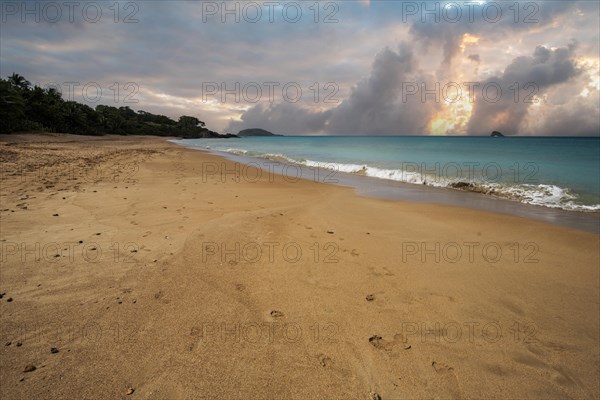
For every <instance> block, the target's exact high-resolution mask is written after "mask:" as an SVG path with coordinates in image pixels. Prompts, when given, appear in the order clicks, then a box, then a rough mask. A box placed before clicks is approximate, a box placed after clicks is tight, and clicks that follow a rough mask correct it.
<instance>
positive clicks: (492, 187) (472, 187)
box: [226, 149, 600, 212]
mask: <svg viewBox="0 0 600 400" xmlns="http://www.w3.org/2000/svg"><path fill="white" fill-rule="evenodd" d="M226 151H227V152H229V153H233V154H239V155H252V156H255V157H260V158H266V159H269V160H275V161H286V162H289V163H292V164H300V165H305V166H307V167H310V168H320V169H327V170H331V171H336V172H343V173H348V174H357V175H363V176H368V177H372V178H377V179H387V180H391V181H396V182H403V183H411V184H416V185H427V186H434V187H441V188H450V189H456V190H464V191H473V192H478V193H483V194H487V195H491V196H495V197H501V198H505V199H510V200H515V201H519V202H521V203H526V204H532V205H538V206H544V207H550V208H560V209H564V210H573V211H588V212H589V211H594V212H597V211H600V204H596V205H583V204H577V203H576V202H575V200H577V196H576V195H574V194H572V193H571V192H570V191H569V190H568V189H565V188H561V187H559V186H556V185H549V184H538V185H531V184H520V185H517V184H514V185H510V184H500V183H490V182H481V181H469V182H464V181H461V180H456V179H448V178H444V177H441V176H439V175H427V174H421V173H419V172H415V171H404V170H400V169H385V168H378V167H372V166H369V165H367V164H345V163H336V162H324V161H313V160H295V159H292V158H290V157H287V156H284V155H283V154H252V153H249V152H248V151H246V150H239V149H228V150H226ZM459 182H462V183H467V184H469V186H467V187H463V188H456V187H454V186H453V185H456V184H457V183H459Z"/></svg>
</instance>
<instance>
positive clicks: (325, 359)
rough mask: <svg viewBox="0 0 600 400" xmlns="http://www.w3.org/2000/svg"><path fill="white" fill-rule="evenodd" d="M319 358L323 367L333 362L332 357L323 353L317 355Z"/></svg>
mask: <svg viewBox="0 0 600 400" xmlns="http://www.w3.org/2000/svg"><path fill="white" fill-rule="evenodd" d="M317 359H318V360H319V364H321V366H322V367H327V366H329V365H331V363H332V362H333V361H332V360H331V358H329V357H327V356H326V355H325V354H323V353H321V354H319V355H318V356H317Z"/></svg>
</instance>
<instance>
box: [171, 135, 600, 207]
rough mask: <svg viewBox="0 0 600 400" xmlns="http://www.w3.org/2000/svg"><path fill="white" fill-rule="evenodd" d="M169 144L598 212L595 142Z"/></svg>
mask: <svg viewBox="0 0 600 400" xmlns="http://www.w3.org/2000/svg"><path fill="white" fill-rule="evenodd" d="M175 142H176V143H179V144H182V145H184V146H187V147H192V148H202V149H210V150H213V151H220V152H227V153H232V154H237V155H243V156H246V157H258V158H266V159H273V160H278V161H285V162H289V163H295V164H300V165H304V166H308V167H313V168H322V169H328V170H332V171H339V172H345V173H349V174H357V175H364V176H368V177H372V178H373V179H381V180H390V181H398V182H406V183H412V184H417V185H428V186H436V187H445V188H452V189H456V190H466V191H472V192H478V193H484V194H487V195H489V196H495V197H500V198H506V199H511V200H514V201H518V202H521V203H527V204H534V205H540V206H545V207H551V208H559V209H565V210H575V211H582V212H594V211H596V212H597V211H600V138H567V137H504V138H492V137H424V136H286V137H249V138H240V139H186V140H177V141H175Z"/></svg>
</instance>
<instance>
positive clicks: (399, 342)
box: [369, 333, 412, 355]
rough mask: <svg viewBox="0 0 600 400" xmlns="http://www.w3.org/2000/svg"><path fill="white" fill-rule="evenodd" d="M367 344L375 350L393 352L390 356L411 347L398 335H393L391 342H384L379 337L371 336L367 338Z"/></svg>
mask: <svg viewBox="0 0 600 400" xmlns="http://www.w3.org/2000/svg"><path fill="white" fill-rule="evenodd" d="M369 343H371V346H373V347H375V348H376V349H377V350H385V351H387V352H393V353H392V355H396V354H397V352H398V351H400V350H410V349H411V347H412V346H411V345H410V344H408V343H407V342H406V340H404V338H403V335H402V334H400V333H398V334H396V335H394V339H393V340H385V339H383V338H382V337H381V336H379V335H373V336H371V337H370V338H369Z"/></svg>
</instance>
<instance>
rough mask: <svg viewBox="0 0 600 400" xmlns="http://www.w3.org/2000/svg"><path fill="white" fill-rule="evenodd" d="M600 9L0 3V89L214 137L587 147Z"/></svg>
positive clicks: (570, 4) (596, 101)
mask: <svg viewBox="0 0 600 400" xmlns="http://www.w3.org/2000/svg"><path fill="white" fill-rule="evenodd" d="M599 4H600V3H599V2H597V1H536V2H532V1H521V2H518V3H515V2H514V1H507V2H504V1H499V2H492V1H477V2H475V1H464V2H461V1H455V2H448V1H443V2H435V1H427V2H423V1H419V2H410V1H399V0H398V1H393V0H392V1H390V0H388V1H375V0H371V1H368V0H360V1H348V0H344V1H337V2H334V1H321V2H315V1H314V0H310V1H297V2H287V1H266V0H265V1H257V2H252V1H228V2H223V1H218V2H210V1H171V0H169V1H129V2H128V1H122V2H118V3H115V2H114V1H107V2H84V1H80V2H63V1H56V2H35V1H15V2H12V1H2V3H1V6H2V8H1V13H2V15H1V18H2V20H1V24H0V37H1V40H0V74H1V75H2V77H6V76H8V75H10V74H11V73H13V72H17V73H19V74H21V75H24V76H25V77H26V78H27V79H28V80H30V81H31V82H33V83H37V84H39V85H40V86H49V85H51V86H55V87H56V86H60V89H61V91H62V93H63V97H65V98H70V97H72V98H73V99H75V100H77V101H82V102H87V103H88V104H90V105H92V106H95V105H97V104H107V105H112V106H117V107H120V106H130V107H131V108H133V109H135V110H145V111H149V112H153V113H160V114H165V115H168V116H170V117H173V118H176V117H178V116H180V115H184V114H185V115H193V116H196V117H198V118H200V119H201V120H203V121H205V122H206V123H207V126H208V127H209V128H211V129H213V130H217V131H220V132H234V133H237V131H239V130H240V129H244V128H263V129H267V130H270V131H272V132H275V133H281V134H288V135H289V134H308V135H323V134H333V135H342V134H347V135H354V134H373V135H375V134H378V135H388V134H405V135H406V134H409V135H440V134H447V135H488V134H489V133H490V132H491V131H492V130H499V131H502V132H504V133H506V134H510V135H523V136H524V135H565V136H566V135H598V131H599V128H600V97H599V91H600V80H599V62H600V57H599V42H600V39H599V28H598V27H599V24H600V21H599V15H600V12H599ZM100 90H101V93H100Z"/></svg>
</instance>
